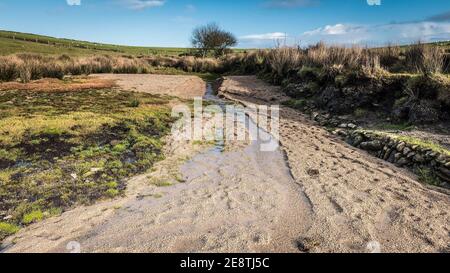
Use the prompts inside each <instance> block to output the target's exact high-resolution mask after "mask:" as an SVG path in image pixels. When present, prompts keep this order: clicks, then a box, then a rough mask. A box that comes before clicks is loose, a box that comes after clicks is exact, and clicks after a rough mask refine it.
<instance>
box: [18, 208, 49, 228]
mask: <svg viewBox="0 0 450 273" xmlns="http://www.w3.org/2000/svg"><path fill="white" fill-rule="evenodd" d="M42 219H44V214H43V213H42V211H40V210H34V211H32V212H30V213H27V214H25V215H24V216H23V218H22V223H23V224H25V225H28V224H31V223H36V222H39V221H42Z"/></svg>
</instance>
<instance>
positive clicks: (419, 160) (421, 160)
mask: <svg viewBox="0 0 450 273" xmlns="http://www.w3.org/2000/svg"><path fill="white" fill-rule="evenodd" d="M414 161H415V162H417V163H424V162H425V158H424V157H423V156H422V155H420V154H416V155H415V156H414Z"/></svg>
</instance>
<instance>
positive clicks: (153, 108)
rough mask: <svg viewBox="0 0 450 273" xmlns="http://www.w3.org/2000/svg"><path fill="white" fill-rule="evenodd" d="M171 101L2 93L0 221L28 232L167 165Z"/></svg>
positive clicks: (93, 93) (107, 94)
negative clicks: (159, 163) (29, 227)
mask: <svg viewBox="0 0 450 273" xmlns="http://www.w3.org/2000/svg"><path fill="white" fill-rule="evenodd" d="M170 99H171V98H169V97H163V96H156V95H151V94H140V93H139V94H138V93H131V92H121V91H115V90H85V91H76V92H53V93H52V92H40V91H37V92H31V91H2V92H0V105H1V107H0V200H1V202H0V215H11V216H13V218H12V219H11V220H10V223H11V224H16V225H28V224H31V223H33V222H37V221H40V220H42V219H45V218H47V217H50V216H52V215H58V214H60V213H62V211H64V210H65V209H67V208H70V207H72V206H74V205H77V204H91V203H93V202H94V201H96V200H98V199H102V198H114V197H117V196H120V195H121V194H122V193H123V191H124V189H125V188H126V179H127V178H129V177H131V176H133V175H136V174H139V173H143V172H145V171H147V170H148V169H150V168H151V167H152V166H153V164H154V163H155V162H157V161H159V160H161V159H162V158H163V156H162V148H163V145H164V142H163V137H164V136H165V135H167V134H168V133H170V127H171V124H172V122H173V121H174V120H173V118H172V117H171V115H170V108H169V107H168V103H169V100H170ZM134 101H138V102H139V103H130V102H134ZM7 102H8V103H7Z"/></svg>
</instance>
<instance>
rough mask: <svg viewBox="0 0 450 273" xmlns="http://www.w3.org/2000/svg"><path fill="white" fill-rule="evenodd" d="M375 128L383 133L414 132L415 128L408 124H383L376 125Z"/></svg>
mask: <svg viewBox="0 0 450 273" xmlns="http://www.w3.org/2000/svg"><path fill="white" fill-rule="evenodd" d="M376 128H377V129H378V130H383V131H412V130H414V128H415V126H414V125H411V124H410V123H400V124H394V123H383V124H379V125H377V126H376Z"/></svg>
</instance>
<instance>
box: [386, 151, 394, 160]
mask: <svg viewBox="0 0 450 273" xmlns="http://www.w3.org/2000/svg"><path fill="white" fill-rule="evenodd" d="M395 152H396V150H392V152H391V153H390V155H389V157H388V159H387V161H388V162H390V163H394V162H395V155H396V153H395Z"/></svg>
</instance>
